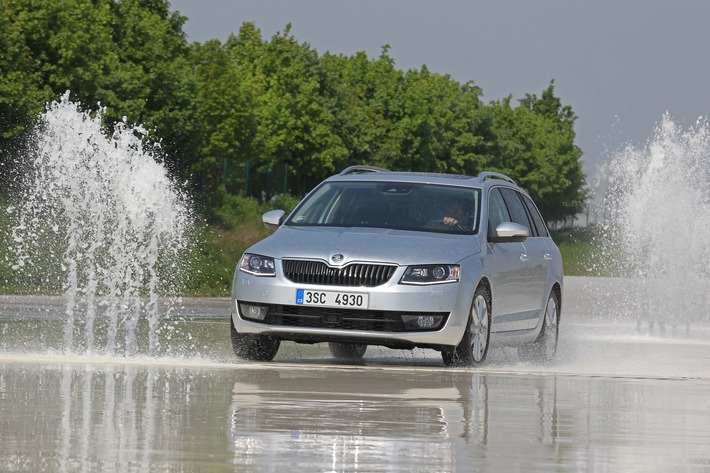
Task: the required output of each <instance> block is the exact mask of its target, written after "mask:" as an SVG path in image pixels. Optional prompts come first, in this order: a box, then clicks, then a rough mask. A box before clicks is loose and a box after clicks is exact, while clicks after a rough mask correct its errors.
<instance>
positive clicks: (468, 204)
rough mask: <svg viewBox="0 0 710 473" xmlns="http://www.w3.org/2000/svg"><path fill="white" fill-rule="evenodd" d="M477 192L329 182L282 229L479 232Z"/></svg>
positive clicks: (434, 186) (415, 185)
mask: <svg viewBox="0 0 710 473" xmlns="http://www.w3.org/2000/svg"><path fill="white" fill-rule="evenodd" d="M480 207H481V206H480V189H474V188H470V187H456V186H446V185H437V184H421V183H402V182H379V181H375V182H373V181H340V182H338V181H333V182H326V183H323V184H322V185H321V186H320V187H318V188H317V189H316V190H315V191H314V192H313V193H311V194H310V195H309V196H308V197H307V198H306V199H304V201H303V202H302V203H301V204H300V205H299V206H298V207H297V208H296V210H294V212H293V213H292V214H291V216H290V217H289V219H288V220H287V221H286V224H287V225H296V226H325V227H375V228H391V229H397V230H415V231H426V232H439V233H459V234H474V233H477V232H478V226H479V224H478V223H479V213H480Z"/></svg>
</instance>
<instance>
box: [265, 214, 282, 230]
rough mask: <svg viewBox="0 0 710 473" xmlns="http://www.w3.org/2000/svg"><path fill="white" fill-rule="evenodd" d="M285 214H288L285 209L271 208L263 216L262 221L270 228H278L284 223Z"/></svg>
mask: <svg viewBox="0 0 710 473" xmlns="http://www.w3.org/2000/svg"><path fill="white" fill-rule="evenodd" d="M284 215H286V212H284V211H283V210H269V211H268V212H266V213H265V214H264V215H262V216H261V221H262V222H264V226H265V227H266V228H268V229H269V230H276V229H277V228H279V227H280V226H281V224H282V223H284Z"/></svg>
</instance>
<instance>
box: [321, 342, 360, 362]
mask: <svg viewBox="0 0 710 473" xmlns="http://www.w3.org/2000/svg"><path fill="white" fill-rule="evenodd" d="M328 348H330V353H331V355H333V356H334V357H335V358H338V359H340V360H359V359H361V358H362V357H363V356H365V352H366V351H367V345H365V344H363V343H335V342H330V343H328Z"/></svg>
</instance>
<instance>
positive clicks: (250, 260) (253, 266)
mask: <svg viewBox="0 0 710 473" xmlns="http://www.w3.org/2000/svg"><path fill="white" fill-rule="evenodd" d="M239 269H240V270H242V271H244V272H245V273H249V274H253V275H255V276H274V275H275V274H276V265H275V264H274V258H270V257H268V256H261V255H252V254H249V253H245V254H244V256H242V261H241V263H239Z"/></svg>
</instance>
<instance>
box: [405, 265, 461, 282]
mask: <svg viewBox="0 0 710 473" xmlns="http://www.w3.org/2000/svg"><path fill="white" fill-rule="evenodd" d="M460 277H461V267H460V266H459V265H457V264H450V265H446V264H427V265H422V266H410V267H409V268H407V271H405V273H404V276H402V280H401V281H399V282H400V284H443V283H448V282H457V281H458V280H459V278H460Z"/></svg>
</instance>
